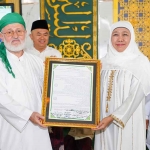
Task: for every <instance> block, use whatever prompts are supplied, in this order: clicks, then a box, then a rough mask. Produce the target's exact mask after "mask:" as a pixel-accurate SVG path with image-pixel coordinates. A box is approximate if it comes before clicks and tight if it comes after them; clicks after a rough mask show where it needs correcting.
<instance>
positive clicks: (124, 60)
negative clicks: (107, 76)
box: [102, 21, 150, 95]
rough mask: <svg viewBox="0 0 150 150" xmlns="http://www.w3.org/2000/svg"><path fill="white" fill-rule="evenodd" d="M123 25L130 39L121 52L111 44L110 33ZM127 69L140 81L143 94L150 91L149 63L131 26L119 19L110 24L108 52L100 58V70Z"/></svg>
mask: <svg viewBox="0 0 150 150" xmlns="http://www.w3.org/2000/svg"><path fill="white" fill-rule="evenodd" d="M120 27H124V28H127V29H128V30H129V31H130V33H131V40H130V43H129V45H128V47H127V48H126V49H125V50H124V51H123V52H118V51H117V50H115V48H114V47H113V46H112V42H111V35H112V32H113V30H114V29H116V28H120ZM116 68H119V69H121V70H128V71H130V72H132V74H133V75H134V76H135V77H136V78H137V79H138V80H139V81H140V83H141V85H142V87H143V91H144V93H145V95H148V94H149V93H150V63H149V61H148V58H147V57H146V56H144V55H143V54H142V53H141V52H140V50H139V49H138V46H137V44H136V42H135V33H134V29H133V26H132V25H131V23H130V22H128V21H119V22H116V23H114V24H112V26H111V31H110V38H109V45H108V53H107V55H106V56H105V57H104V58H103V59H102V70H114V69H116Z"/></svg>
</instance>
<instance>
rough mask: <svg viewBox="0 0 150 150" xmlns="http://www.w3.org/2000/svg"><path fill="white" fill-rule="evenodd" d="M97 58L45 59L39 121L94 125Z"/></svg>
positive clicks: (97, 114)
mask: <svg viewBox="0 0 150 150" xmlns="http://www.w3.org/2000/svg"><path fill="white" fill-rule="evenodd" d="M100 68H101V64H100V60H80V59H62V58H46V61H45V74H44V88H43V97H42V115H43V116H44V117H45V119H44V121H43V124H44V125H47V126H64V127H84V128H94V127H96V126H97V124H98V123H99V118H100Z"/></svg>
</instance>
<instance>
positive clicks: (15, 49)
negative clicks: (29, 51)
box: [4, 38, 26, 52]
mask: <svg viewBox="0 0 150 150" xmlns="http://www.w3.org/2000/svg"><path fill="white" fill-rule="evenodd" d="M20 42H21V44H19V45H18V46H14V45H12V44H11V43H9V42H6V40H5V38H4V44H5V47H6V48H7V50H9V51H12V52H19V51H22V50H23V49H24V48H25V43H26V39H25V40H24V41H20Z"/></svg>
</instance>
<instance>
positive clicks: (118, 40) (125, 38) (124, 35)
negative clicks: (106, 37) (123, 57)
mask: <svg viewBox="0 0 150 150" xmlns="http://www.w3.org/2000/svg"><path fill="white" fill-rule="evenodd" d="M130 39H131V34H130V31H129V30H128V29H127V28H123V27H121V28H116V29H114V30H113V32H112V35H111V42H112V45H113V47H114V48H115V49H116V50H117V51H118V52H123V51H124V50H125V49H126V48H127V47H128V45H129V43H130Z"/></svg>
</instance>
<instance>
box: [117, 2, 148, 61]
mask: <svg viewBox="0 0 150 150" xmlns="http://www.w3.org/2000/svg"><path fill="white" fill-rule="evenodd" d="M118 20H128V21H130V22H131V23H132V25H133V26H134V30H135V33H136V42H137V43H138V45H139V48H140V50H141V51H142V52H143V53H144V54H145V55H146V56H147V57H148V58H149V59H150V0H114V21H118Z"/></svg>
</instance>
